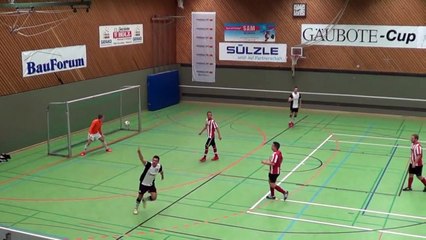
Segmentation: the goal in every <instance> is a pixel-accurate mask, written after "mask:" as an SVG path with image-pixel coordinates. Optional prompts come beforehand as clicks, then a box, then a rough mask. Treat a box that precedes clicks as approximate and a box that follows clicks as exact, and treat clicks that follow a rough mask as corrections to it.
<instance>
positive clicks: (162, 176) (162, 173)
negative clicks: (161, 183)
mask: <svg viewBox="0 0 426 240" xmlns="http://www.w3.org/2000/svg"><path fill="white" fill-rule="evenodd" d="M160 175H161V180H164V171H163V166H161V169H160Z"/></svg>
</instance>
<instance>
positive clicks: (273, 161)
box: [262, 155, 277, 166]
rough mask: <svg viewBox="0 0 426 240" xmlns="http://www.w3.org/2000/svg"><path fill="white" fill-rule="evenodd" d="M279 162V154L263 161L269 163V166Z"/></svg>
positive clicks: (265, 163)
mask: <svg viewBox="0 0 426 240" xmlns="http://www.w3.org/2000/svg"><path fill="white" fill-rule="evenodd" d="M276 162H277V156H275V155H274V156H273V157H272V158H271V159H269V160H263V161H262V164H264V165H269V166H274V165H275V163H276Z"/></svg>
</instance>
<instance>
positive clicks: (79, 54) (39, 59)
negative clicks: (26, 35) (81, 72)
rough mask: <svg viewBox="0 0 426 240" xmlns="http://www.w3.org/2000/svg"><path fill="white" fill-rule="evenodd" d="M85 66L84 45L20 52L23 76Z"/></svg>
mask: <svg viewBox="0 0 426 240" xmlns="http://www.w3.org/2000/svg"><path fill="white" fill-rule="evenodd" d="M85 67H87V58H86V45H78V46H71V47H62V48H50V49H42V50H35V51H26V52H22V75H23V76H24V77H30V76H36V75H41V74H47V73H53V72H61V71H68V70H73V69H78V68H85Z"/></svg>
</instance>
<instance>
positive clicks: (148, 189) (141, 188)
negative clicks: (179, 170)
mask: <svg viewBox="0 0 426 240" xmlns="http://www.w3.org/2000/svg"><path fill="white" fill-rule="evenodd" d="M146 192H149V193H152V192H155V193H156V192H157V189H156V188H155V184H152V186H145V185H143V184H142V183H139V194H144V193H146Z"/></svg>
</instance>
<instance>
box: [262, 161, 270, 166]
mask: <svg viewBox="0 0 426 240" xmlns="http://www.w3.org/2000/svg"><path fill="white" fill-rule="evenodd" d="M261 163H262V164H263V165H268V166H271V165H272V162H271V160H263V161H262V162H261Z"/></svg>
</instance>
